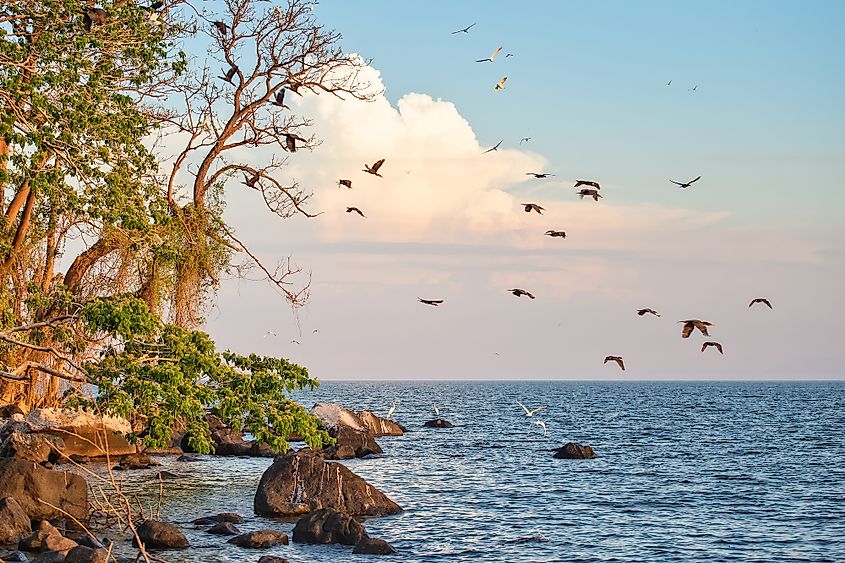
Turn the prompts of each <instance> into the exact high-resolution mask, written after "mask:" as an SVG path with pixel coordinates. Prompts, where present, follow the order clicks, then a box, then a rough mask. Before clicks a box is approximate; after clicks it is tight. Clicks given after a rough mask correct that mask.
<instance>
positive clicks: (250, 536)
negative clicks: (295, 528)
mask: <svg viewBox="0 0 845 563" xmlns="http://www.w3.org/2000/svg"><path fill="white" fill-rule="evenodd" d="M228 543H231V544H235V545H236V546H238V547H248V548H251V549H265V548H268V547H273V546H274V545H280V544H281V545H287V544H288V535H287V534H286V533H284V532H280V531H278V530H258V531H256V532H249V533H246V534H241V535H239V536H235V537H234V538H232V539H230V540H229V541H228Z"/></svg>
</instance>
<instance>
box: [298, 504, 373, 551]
mask: <svg viewBox="0 0 845 563" xmlns="http://www.w3.org/2000/svg"><path fill="white" fill-rule="evenodd" d="M366 537H368V536H367V530H365V529H364V525H363V524H361V523H360V522H358V521H357V520H355V519H354V518H353V517H351V516H349V515H348V514H344V513H343V512H338V511H337V510H332V509H331V508H322V509H320V510H315V511H314V512H309V513H308V514H306V515H305V516H303V517H302V518H300V519H299V520H297V522H296V526H294V527H293V541H295V542H297V543H341V544H344V545H356V544H357V543H358V542H360V541H361V540H362V539H364V538H366Z"/></svg>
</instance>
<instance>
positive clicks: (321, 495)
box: [254, 449, 402, 517]
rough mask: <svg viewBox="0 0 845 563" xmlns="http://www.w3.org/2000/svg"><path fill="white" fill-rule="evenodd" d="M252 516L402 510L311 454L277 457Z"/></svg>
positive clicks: (336, 465)
mask: <svg viewBox="0 0 845 563" xmlns="http://www.w3.org/2000/svg"><path fill="white" fill-rule="evenodd" d="M254 506H255V512H257V513H258V514H260V515H263V516H288V517H290V516H301V515H304V514H307V513H309V512H311V511H314V510H319V509H320V508H333V509H334V510H337V511H340V512H345V513H346V514H349V515H351V516H385V515H388V514H398V513H399V512H402V508H401V507H400V506H399V505H398V504H396V503H395V502H393V501H392V500H390V499H389V498H387V496H386V495H385V494H384V493H382V492H381V491H379V490H378V489H376V488H375V487H373V486H372V485H370V484H369V483H367V482H366V481H365V480H364V479H362V478H361V477H359V476H358V475H356V474H354V473H353V472H352V471H350V470H349V469H348V468H347V467H345V466H344V465H341V464H339V463H327V462H326V461H324V460H323V459H322V458H321V457H320V456H319V455H317V454H315V453H314V452H312V451H310V450H307V449H305V450H300V451H298V452H295V453H288V454H286V455H284V456H279V457H277V458H276V460H275V461H274V462H273V465H271V466H270V467H269V468H267V470H266V471H265V472H264V475H262V477H261V482H260V483H259V484H258V491H257V492H256V493H255V501H254Z"/></svg>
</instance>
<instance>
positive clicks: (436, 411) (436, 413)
mask: <svg viewBox="0 0 845 563" xmlns="http://www.w3.org/2000/svg"><path fill="white" fill-rule="evenodd" d="M432 404H433V405H434V414H435V415H437V416H440V409H438V408H437V405H435V404H434V403H432Z"/></svg>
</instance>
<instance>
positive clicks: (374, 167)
mask: <svg viewBox="0 0 845 563" xmlns="http://www.w3.org/2000/svg"><path fill="white" fill-rule="evenodd" d="M382 164H384V159H383V158H382V159H381V160H377V161H375V162H374V163H373V165H372V166H370V165H368V164H364V172H368V173H370V174H373V175H375V176H378V177H379V178H383V177H384V176H382V175H381V174H379V173H378V169H379V168H381V165H382Z"/></svg>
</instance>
